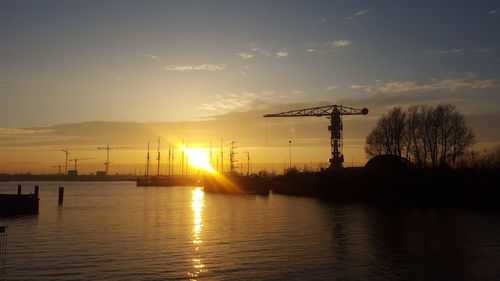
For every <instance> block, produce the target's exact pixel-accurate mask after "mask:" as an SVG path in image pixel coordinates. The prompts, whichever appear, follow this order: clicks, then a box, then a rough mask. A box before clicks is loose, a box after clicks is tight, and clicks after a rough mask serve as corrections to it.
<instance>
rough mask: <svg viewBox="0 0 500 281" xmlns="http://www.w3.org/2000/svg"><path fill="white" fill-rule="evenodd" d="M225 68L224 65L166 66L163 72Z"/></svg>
mask: <svg viewBox="0 0 500 281" xmlns="http://www.w3.org/2000/svg"><path fill="white" fill-rule="evenodd" d="M225 68H226V65H224V64H197V65H167V66H164V67H163V69H164V70H168V71H202V70H205V71H217V70H223V69H225Z"/></svg>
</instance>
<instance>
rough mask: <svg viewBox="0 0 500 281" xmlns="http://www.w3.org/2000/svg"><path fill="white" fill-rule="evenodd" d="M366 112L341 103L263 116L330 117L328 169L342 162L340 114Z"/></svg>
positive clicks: (366, 112)
mask: <svg viewBox="0 0 500 281" xmlns="http://www.w3.org/2000/svg"><path fill="white" fill-rule="evenodd" d="M366 114H368V109H367V108H363V109H357V108H352V107H347V106H342V105H336V104H334V105H327V106H320V107H312V108H305V109H298V110H292V111H286V112H281V113H275V114H266V115H264V117H306V116H315V117H323V116H326V117H327V118H328V119H330V126H328V130H329V131H330V145H331V153H332V158H330V160H329V162H330V169H339V168H342V163H343V162H344V155H343V154H342V130H343V126H342V115H366Z"/></svg>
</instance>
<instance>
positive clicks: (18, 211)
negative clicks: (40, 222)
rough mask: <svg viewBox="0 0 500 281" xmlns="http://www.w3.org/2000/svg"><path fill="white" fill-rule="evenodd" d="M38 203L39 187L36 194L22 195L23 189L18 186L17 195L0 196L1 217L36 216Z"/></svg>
mask: <svg viewBox="0 0 500 281" xmlns="http://www.w3.org/2000/svg"><path fill="white" fill-rule="evenodd" d="M38 201H39V198H38V186H35V189H34V193H31V194H22V187H21V185H18V186H17V194H0V216H15V215H36V214H38Z"/></svg>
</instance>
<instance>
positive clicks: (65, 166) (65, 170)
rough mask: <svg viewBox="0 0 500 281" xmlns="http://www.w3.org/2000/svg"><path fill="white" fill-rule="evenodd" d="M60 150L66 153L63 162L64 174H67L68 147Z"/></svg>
mask: <svg viewBox="0 0 500 281" xmlns="http://www.w3.org/2000/svg"><path fill="white" fill-rule="evenodd" d="M61 151H62V152H64V153H65V154H66V162H65V164H64V174H65V175H67V174H68V157H69V149H68V148H65V149H61Z"/></svg>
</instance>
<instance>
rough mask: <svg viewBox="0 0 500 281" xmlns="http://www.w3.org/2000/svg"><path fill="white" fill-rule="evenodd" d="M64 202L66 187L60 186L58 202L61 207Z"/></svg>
mask: <svg viewBox="0 0 500 281" xmlns="http://www.w3.org/2000/svg"><path fill="white" fill-rule="evenodd" d="M63 200H64V187H63V186H60V187H59V200H58V202H59V205H62V203H63Z"/></svg>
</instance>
